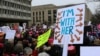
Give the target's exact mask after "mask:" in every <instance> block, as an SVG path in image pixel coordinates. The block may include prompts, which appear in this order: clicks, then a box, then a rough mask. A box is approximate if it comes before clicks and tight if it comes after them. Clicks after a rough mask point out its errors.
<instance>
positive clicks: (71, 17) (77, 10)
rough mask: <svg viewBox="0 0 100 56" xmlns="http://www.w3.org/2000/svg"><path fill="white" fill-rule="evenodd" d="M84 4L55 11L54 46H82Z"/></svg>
mask: <svg viewBox="0 0 100 56" xmlns="http://www.w3.org/2000/svg"><path fill="white" fill-rule="evenodd" d="M84 17H85V4H81V5H76V6H71V7H66V8H61V9H58V10H57V18H56V27H55V33H54V44H64V38H69V44H82V43H83V35H84Z"/></svg>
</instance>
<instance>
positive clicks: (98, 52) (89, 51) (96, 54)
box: [80, 46, 100, 56]
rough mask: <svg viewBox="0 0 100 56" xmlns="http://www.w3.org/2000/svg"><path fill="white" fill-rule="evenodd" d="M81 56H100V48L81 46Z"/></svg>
mask: <svg viewBox="0 0 100 56" xmlns="http://www.w3.org/2000/svg"><path fill="white" fill-rule="evenodd" d="M80 56H100V47H99V46H81V47H80Z"/></svg>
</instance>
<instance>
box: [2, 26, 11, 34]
mask: <svg viewBox="0 0 100 56" xmlns="http://www.w3.org/2000/svg"><path fill="white" fill-rule="evenodd" d="M1 28H2V32H4V33H6V32H7V30H10V27H9V26H2V27H1Z"/></svg>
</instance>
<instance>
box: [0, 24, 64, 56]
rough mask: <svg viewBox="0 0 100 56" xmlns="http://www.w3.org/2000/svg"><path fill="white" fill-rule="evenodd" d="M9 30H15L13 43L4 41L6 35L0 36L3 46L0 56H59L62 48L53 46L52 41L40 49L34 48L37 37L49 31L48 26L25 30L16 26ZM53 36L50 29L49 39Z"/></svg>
mask: <svg viewBox="0 0 100 56" xmlns="http://www.w3.org/2000/svg"><path fill="white" fill-rule="evenodd" d="M2 27H3V26H2ZM8 27H9V26H8ZM9 28H10V29H12V30H16V34H15V37H14V42H13V41H8V39H5V35H6V34H5V33H4V35H3V34H2V35H1V36H2V37H3V38H2V39H1V40H3V42H1V40H0V43H2V44H3V46H2V47H0V53H1V55H0V56H61V53H62V47H61V46H59V45H53V44H52V43H51V42H52V41H48V42H47V43H45V44H44V45H43V46H41V47H40V48H35V47H36V45H37V38H38V36H39V35H41V34H43V33H44V32H46V31H47V30H48V29H49V28H48V26H46V25H45V28H43V26H42V25H37V26H31V27H28V28H27V29H25V30H24V29H23V28H22V27H19V26H18V25H15V26H14V27H12V28H11V27H9ZM1 32H2V31H0V34H1ZM53 34H54V33H53V29H52V34H51V36H50V38H51V39H53ZM0 38H1V37H0Z"/></svg>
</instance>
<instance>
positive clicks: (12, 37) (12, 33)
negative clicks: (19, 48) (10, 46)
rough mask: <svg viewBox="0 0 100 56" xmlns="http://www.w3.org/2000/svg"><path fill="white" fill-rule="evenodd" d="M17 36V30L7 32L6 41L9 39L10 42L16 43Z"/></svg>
mask: <svg viewBox="0 0 100 56" xmlns="http://www.w3.org/2000/svg"><path fill="white" fill-rule="evenodd" d="M15 34H16V31H15V30H7V32H6V36H5V39H8V41H14V37H15Z"/></svg>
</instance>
